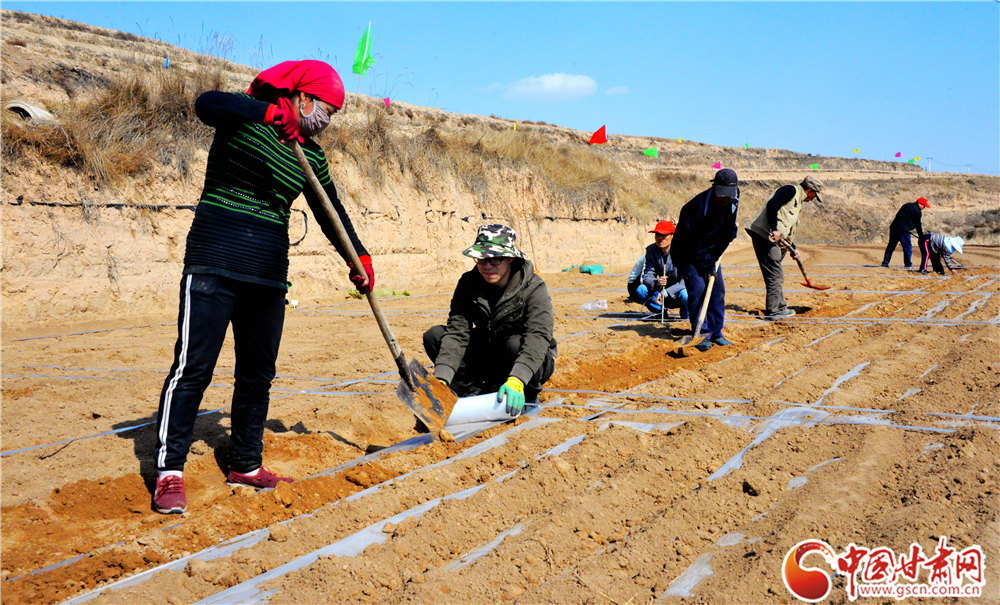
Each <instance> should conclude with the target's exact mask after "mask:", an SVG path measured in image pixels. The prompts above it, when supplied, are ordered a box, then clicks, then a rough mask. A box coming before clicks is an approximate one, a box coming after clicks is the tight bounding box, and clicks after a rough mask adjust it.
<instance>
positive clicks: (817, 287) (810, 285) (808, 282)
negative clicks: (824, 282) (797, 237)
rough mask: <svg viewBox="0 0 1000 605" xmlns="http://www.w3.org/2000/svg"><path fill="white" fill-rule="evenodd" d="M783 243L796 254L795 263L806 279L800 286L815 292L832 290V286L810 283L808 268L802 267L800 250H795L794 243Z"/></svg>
mask: <svg viewBox="0 0 1000 605" xmlns="http://www.w3.org/2000/svg"><path fill="white" fill-rule="evenodd" d="M782 243H784V244H785V246H786V247H789V248H791V249H792V252H795V255H794V258H795V262H797V263H798V264H799V271H801V272H802V277H804V278H806V281H804V282H799V283H800V284H802V285H803V286H805V287H807V288H812V289H813V290H829V289H830V286H820V285H819V284H814V283H812V282H811V281H809V276H808V275H806V268H805V267H804V266H802V261H801V260H799V254H798V250H796V249H795V244H793V243H792V242H784V240H782Z"/></svg>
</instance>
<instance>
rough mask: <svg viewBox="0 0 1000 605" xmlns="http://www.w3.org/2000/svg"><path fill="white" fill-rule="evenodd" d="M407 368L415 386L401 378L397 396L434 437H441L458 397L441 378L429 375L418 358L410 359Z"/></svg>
mask: <svg viewBox="0 0 1000 605" xmlns="http://www.w3.org/2000/svg"><path fill="white" fill-rule="evenodd" d="M407 369H408V370H409V373H410V380H411V381H412V383H413V388H412V389H411V388H410V385H408V384H406V380H400V381H399V387H398V388H397V389H396V396H397V397H399V399H400V401H402V402H403V403H404V404H405V405H406V407H408V408H410V411H411V412H413V415H414V416H416V417H417V418H419V419H420V422H423V423H424V426H426V427H427V428H428V429H429V430H430V431H431V434H433V435H434V437H439V436H440V434H441V430H442V429H443V428H444V425H445V423H447V422H448V417H449V416H451V411H452V410H453V409H454V408H455V402H456V401H458V397H456V396H455V394H454V393H453V392H452V391H451V389H449V388H448V387H446V386H444V385H443V384H441V382H440V381H439V380H437V379H436V378H432V377H431V376H430V375H428V374H427V370H425V369H424V366H422V365H420V364H419V363H418V362H417V360H416V359H414V360H411V361H410V365H409V366H407Z"/></svg>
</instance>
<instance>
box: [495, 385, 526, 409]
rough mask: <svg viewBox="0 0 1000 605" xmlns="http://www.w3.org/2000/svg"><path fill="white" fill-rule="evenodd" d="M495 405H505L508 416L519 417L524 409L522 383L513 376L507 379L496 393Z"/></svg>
mask: <svg viewBox="0 0 1000 605" xmlns="http://www.w3.org/2000/svg"><path fill="white" fill-rule="evenodd" d="M497 403H506V404H507V414H508V415H510V416H520V415H521V411H522V410H523V409H524V383H523V382H521V380H520V379H519V378H515V377H513V376H511V377H510V378H508V379H507V382H505V383H504V385H503V386H502V387H500V391H499V392H498V393H497Z"/></svg>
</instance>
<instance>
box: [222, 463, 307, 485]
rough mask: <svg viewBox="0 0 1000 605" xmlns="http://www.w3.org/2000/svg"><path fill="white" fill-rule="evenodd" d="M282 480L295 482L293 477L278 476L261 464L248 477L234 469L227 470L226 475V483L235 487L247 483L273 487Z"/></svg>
mask: <svg viewBox="0 0 1000 605" xmlns="http://www.w3.org/2000/svg"><path fill="white" fill-rule="evenodd" d="M281 481H284V482H286V483H295V480H294V479H291V478H289V477H279V476H277V475H275V474H274V473H272V472H271V471H269V470H267V469H266V468H264V467H263V466H262V467H260V470H259V471H257V474H256V475H254V476H253V477H248V476H247V475H244V474H242V473H237V472H236V471H233V470H231V471H229V475H227V476H226V483H228V484H229V485H232V486H233V487H236V486H237V485H248V486H250V487H253V488H256V489H264V488H268V487H274V486H276V485H278V483H279V482H281Z"/></svg>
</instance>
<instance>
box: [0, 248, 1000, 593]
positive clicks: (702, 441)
mask: <svg viewBox="0 0 1000 605" xmlns="http://www.w3.org/2000/svg"><path fill="white" fill-rule="evenodd" d="M880 257H881V250H880V249H879V248H878V247H875V246H870V247H862V246H859V247H822V246H817V247H808V248H807V249H805V250H803V258H804V260H805V262H806V266H807V267H808V268H809V270H810V277H811V278H813V281H815V282H819V283H823V284H827V285H830V286H831V289H830V290H828V291H826V292H824V293H819V292H815V291H812V290H807V289H805V288H803V287H801V286H800V285H799V282H800V281H801V279H799V277H800V276H799V275H798V273H797V272H795V265H794V264H788V263H790V262H791V261H788V262H787V263H786V297H787V298H788V301H789V305H790V306H792V307H793V308H794V309H796V310H797V311H798V312H799V315H796V317H795V318H793V319H791V320H788V321H785V322H781V323H777V324H774V323H767V322H763V321H761V320H760V319H759V318H758V313H759V312H760V309H761V307H762V304H763V297H764V294H763V290H762V288H763V282H762V280H761V277H760V273H759V270H758V269H757V267H756V265H755V264H754V263H753V252H752V250H750V249H749V248H747V247H745V246H744V247H738V248H735V249H733V250H731V251H730V253H729V254H728V255H727V257H726V259H725V261H724V262H725V268H724V271H723V272H724V275H725V283H726V288H727V292H728V294H727V298H726V303H727V313H728V315H727V320H726V321H727V324H726V333H727V335H728V336H729V337H730V338H731V339H732V340H733V341H735V343H736V344H735V345H734V346H732V347H726V348H721V347H715V348H713V349H712V350H711V351H709V352H708V353H698V352H696V351H695V352H694V353H693V354H691V355H688V356H679V355H678V354H677V351H676V344H675V342H674V341H675V340H676V339H678V338H679V337H680V336H682V335H684V334H687V333H689V326H688V325H687V324H686V323H682V322H677V323H673V324H672V325H671V327H670V328H669V329H668V328H664V327H663V326H662V325H661V324H659V323H658V322H649V321H639V320H638V319H637V318H639V317H641V315H639V314H635V312H637V311H638V310H639V309H638V306H637V305H630V304H627V303H625V302H624V277H623V276H621V275H603V276H588V275H581V274H579V273H575V272H571V273H548V274H545V275H544V277H545V279H546V281H547V283H548V284H549V287H550V288H551V292H552V296H553V302H554V305H555V309H556V315H557V322H556V336H557V337H558V338H559V339H560V340H559V358H558V359H557V369H556V374H555V376H554V377H553V379H552V380H551V381H550V382H549V384H548V385H546V386H547V387H551V389H552V390H551V391H547V392H545V393H543V396H542V402H543V403H544V404H545V405H543V407H542V409H541V411H540V412H539V413H538V414H537V415H536V416H533V417H532V418H531V419H529V418H522V419H520V420H519V421H518V422H516V423H512V424H508V425H502V426H499V427H495V428H492V429H489V430H488V431H486V432H484V433H482V434H480V435H478V436H476V437H473V438H471V439H468V440H466V441H463V442H460V443H449V444H443V443H435V444H432V445H424V446H420V447H416V448H414V449H411V450H409V451H401V452H395V453H388V454H385V453H384V452H382V455H380V454H379V453H378V452H379V451H380V450H381V449H382V448H384V447H385V446H389V445H391V444H394V443H398V442H401V441H404V440H406V439H409V438H412V437H415V436H416V435H417V433H416V432H415V431H414V428H413V425H414V422H413V418H412V416H411V415H410V414H409V412H408V410H407V409H406V408H405V407H404V406H403V405H402V404H400V403H399V402H398V400H397V399H396V398H395V397H394V395H393V394H392V391H393V390H394V388H395V381H394V376H393V375H390V374H388V372H390V371H391V370H392V369H393V367H394V366H393V363H392V360H391V358H390V357H389V356H388V354H387V352H386V350H385V347H384V344H383V341H382V339H381V338H380V336H379V334H378V330H377V327H376V325H375V323H374V321H373V320H372V319H371V317H370V313H369V312H368V309H367V305H366V304H365V303H364V302H362V301H354V300H353V299H346V298H345V299H344V300H342V301H341V300H338V301H329V300H313V301H309V300H304V301H300V305H299V307H298V308H297V309H295V310H289V312H288V316H287V320H286V327H285V333H284V339H283V342H282V350H281V355H280V357H279V360H278V372H279V375H280V377H279V378H278V379H277V380H276V381H275V384H274V391H273V393H272V405H271V413H270V418H271V419H270V420H269V421H268V424H267V427H268V431H267V434H266V437H265V440H266V441H265V462H266V463H267V464H268V465H269V466H270V467H272V468H274V469H275V470H277V471H279V472H281V473H287V474H290V475H292V476H294V477H298V478H301V480H300V481H298V482H296V483H295V484H294V485H291V486H282V488H281V489H278V490H274V491H271V492H262V493H257V494H255V493H252V490H246V492H244V491H240V490H234V489H232V488H229V487H227V486H226V485H225V482H224V474H223V472H222V470H221V469H222V468H225V466H226V459H227V449H226V448H227V443H228V414H227V411H226V409H225V408H226V406H227V405H228V402H229V397H230V391H231V387H232V373H231V372H232V368H233V358H232V350H231V345H229V346H228V347H227V348H226V349H224V351H223V354H222V357H221V359H220V361H219V364H218V368H217V372H216V378H215V381H214V384H213V385H212V387H211V388H209V389H208V391H207V392H206V395H205V401H204V402H203V404H202V410H203V411H205V412H206V413H205V414H204V415H203V416H202V417H201V418H200V420H199V421H198V424H197V427H196V429H195V443H194V446H193V448H192V452H191V456H190V459H189V464H188V467H187V469H186V473H185V477H186V479H187V486H188V499H189V512H188V513H186V514H185V515H183V516H179V517H178V516H164V515H159V514H156V513H154V512H151V510H150V488H151V483H150V482H151V478H152V476H153V475H154V474H155V469H154V468H153V461H152V456H151V450H152V447H153V442H154V438H155V436H154V429H153V426H152V425H151V424H150V423H152V422H154V421H155V414H156V404H157V397H158V394H159V389H160V385H161V383H162V381H163V378H164V376H165V374H166V370H167V369H168V366H169V364H170V360H171V350H172V347H173V343H174V339H175V331H176V327H175V325H174V323H173V317H171V316H167V315H159V316H150V317H141V318H136V317H130V318H128V320H127V321H124V320H119V321H111V320H109V321H104V322H95V323H90V324H86V325H79V324H77V325H58V326H49V327H47V328H33V329H32V330H31V331H20V332H19V331H17V329H16V326H10V325H7V326H5V332H4V342H3V391H2V396H3V418H2V443H3V452H4V453H5V454H7V453H8V452H15V451H16V450H22V449H24V450H25V451H20V452H16V453H11V454H9V455H4V457H3V458H2V463H3V468H2V470H3V474H2V499H3V510H2V519H3V522H2V553H0V554H2V576H3V583H2V602H3V604H4V605H15V604H22V603H56V602H61V601H64V600H66V599H69V598H71V597H74V596H76V595H82V594H85V593H87V592H88V591H90V590H92V589H94V588H98V587H103V586H107V585H108V584H110V583H112V582H114V581H117V580H120V579H122V578H125V577H128V576H134V575H135V574H137V573H138V572H141V571H144V570H151V569H156V572H155V573H149V574H146V576H142V577H141V578H142V579H144V581H142V582H140V583H136V584H134V585H132V586H127V587H117V589H116V590H106V591H104V592H103V593H102V594H101V595H99V596H97V597H96V598H95V599H93V600H92V601H91V602H93V603H137V602H142V603H171V604H176V603H189V602H196V601H200V600H202V599H206V600H207V601H206V602H214V601H212V600H211V599H212V598H214V597H215V596H216V595H218V594H219V593H221V592H222V591H224V590H227V589H230V588H232V587H236V586H241V588H245V587H250V588H248V591H246V592H243V593H241V594H240V595H235V596H234V595H231V594H229V593H227V594H226V595H221V596H222V597H225V598H224V602H244V600H243V599H250V601H248V602H257V601H254V599H258V600H260V599H265V600H266V599H269V600H270V602H272V603H320V602H370V601H377V602H388V603H402V602H418V603H429V602H433V603H453V602H454V603H460V602H497V601H503V602H514V601H519V602H558V603H569V602H574V603H583V602H591V603H605V602H609V603H619V604H625V603H649V602H651V601H666V602H669V601H673V600H677V599H684V600H685V601H693V602H711V603H734V602H753V603H788V602H794V601H795V599H794V598H793V597H792V595H791V594H790V593H789V592H788V591H787V589H786V588H785V586H784V585H783V583H782V579H781V563H782V559H783V557H784V555H785V553H787V552H788V550H789V549H790V548H791V547H792V546H793V545H794V544H796V543H797V542H799V541H801V540H805V539H809V538H815V539H821V540H824V541H826V542H828V543H829V544H830V545H831V546H833V548H834V549H837V550H838V552H840V551H843V550H845V549H846V548H847V545H848V544H849V543H854V544H857V545H861V546H865V547H867V548H875V547H878V546H887V547H891V548H893V549H894V551H896V552H897V553H898V552H903V551H906V550H907V549H908V547H909V545H910V544H911V543H912V542H917V543H919V544H921V545H922V546H923V548H924V551H925V552H926V553H933V552H934V546H935V545H936V544H937V542H938V538H939V536H947V537H948V541H949V544H950V545H951V546H953V547H957V548H958V549H962V548H965V547H967V546H970V545H973V544H978V545H980V546H982V548H983V551H984V553H985V562H986V568H987V569H986V577H987V582H986V585H985V587H984V596H983V598H982V599H981V600H980V602H987V601H991V602H995V601H996V600H997V599H998V598H1000V582H998V578H1000V537H998V536H1000V495H998V487H997V486H998V485H1000V433H998V428H1000V403H998V402H1000V355H998V351H1000V349H998V336H1000V334H998V322H1000V296H997V293H998V292H1000V274H998V266H1000V254H998V252H997V250H996V249H988V248H977V247H967V248H966V253H965V255H964V256H962V257H957V258H961V260H962V261H963V262H964V263H966V264H967V265H970V268H969V269H967V270H964V271H961V272H959V273H957V274H955V275H953V276H949V277H947V278H939V277H938V276H936V275H934V274H931V275H930V276H921V275H918V274H916V273H914V272H909V271H905V270H904V269H902V267H901V266H899V267H895V268H892V269H888V270H887V269H882V268H879V267H872V266H870V265H875V264H877V262H878V259H880ZM895 260H896V262H897V263H899V262H900V261H899V253H898V252H897V257H896V259H895ZM612 270H615V271H617V272H619V273H620V272H622V271H623V270H625V268H624V267H612ZM446 290H447V289H440V290H435V291H414V292H413V294H414V296H412V297H410V298H396V299H392V300H387V301H386V302H385V305H384V306H385V309H386V310H387V312H388V316H389V320H390V321H391V323H392V325H393V327H394V330H395V331H396V335H397V337H398V338H399V340H400V343H401V345H402V347H403V349H404V351H405V352H406V353H407V354H408V355H409V356H415V357H416V358H417V359H419V360H421V361H422V362H426V361H427V359H426V355H425V354H424V352H423V350H422V347H421V345H420V343H421V340H420V338H421V334H422V332H423V331H424V330H425V329H427V328H428V327H430V326H431V325H434V324H435V323H442V322H443V321H444V319H445V317H446V309H447V305H448V300H449V296H450V291H446ZM599 298H600V299H607V300H608V303H609V307H610V309H609V312H608V313H606V314H597V313H587V312H585V311H582V310H580V305H582V304H583V303H585V302H587V301H589V300H594V299H599ZM627 313H632V314H631V315H623V314H627ZM624 392H627V393H628V395H620V393H624ZM581 406H590V407H592V408H599V409H591V410H588V409H584V408H583V407H581ZM601 409H607V410H612V411H608V412H605V413H603V414H599V412H600V411H601ZM595 415H596V417H595ZM131 427H137V428H131ZM121 429H127V430H121ZM118 430H120V432H114V433H110V434H109V432H111V431H118ZM94 435H97V436H94ZM87 436H92V437H90V438H85V437H87ZM67 440H71V441H67ZM45 444H52V445H45ZM751 445H752V447H749V448H748V446H751ZM36 446H42V447H36ZM560 446H561V447H560ZM26 448H33V449H26ZM553 448H557V449H553ZM366 453H372V455H371V456H370V457H369V459H368V460H367V461H366V462H364V463H362V464H359V465H356V466H352V467H350V468H346V469H343V470H339V471H337V470H335V471H334V472H329V473H323V471H327V470H330V469H336V467H338V465H341V464H344V463H347V462H350V461H352V460H355V459H357V458H359V457H361V456H364V455H366ZM740 460H742V465H741V464H740V463H739V462H740ZM431 465H434V466H433V467H432V466H431ZM401 475H406V476H405V477H400V476H401ZM306 477H312V478H308V479H306ZM394 478H396V479H394ZM501 479H503V480H502V481H501ZM373 486H377V487H373ZM366 488H372V489H366ZM362 490H366V491H364V492H362ZM248 492H250V493H248ZM351 495H354V497H353V498H348V496H351ZM442 498H443V500H439V499H442ZM415 507H418V508H415ZM404 517H409V518H406V519H404ZM390 518H393V519H391V522H390V523H389V524H386V525H380V524H381V523H382V522H383V521H385V520H387V519H390ZM373 525H374V527H370V526H373ZM366 528H369V529H368V531H367V532H362V530H365V529H366ZM251 532H255V533H251ZM358 532H362V533H361V534H360V537H359V536H354V538H353V540H351V541H345V542H341V541H344V540H345V539H346V538H348V537H351V536H352V535H354V534H357V533H358ZM736 534H738V535H736ZM365 536H368V538H367V539H365ZM498 536H499V537H503V538H504V539H503V540H502V542H500V544H499V545H498V546H497V545H495V542H496V539H497V538H498ZM227 541H232V542H231V543H230V542H227ZM330 545H334V546H333V547H330V548H327V549H326V550H320V549H324V548H325V547H328V546H330ZM220 546H229V547H230V548H228V549H227V550H223V551H221V552H217V551H216V550H210V551H208V552H202V551H204V550H205V549H209V548H213V547H215V548H218V547H220ZM493 546H495V548H492V550H491V549H490V548H491V547H493ZM352 548H353V549H354V550H351V549H352ZM477 549H480V551H478V552H477ZM317 551H318V552H317ZM482 551H488V552H486V554H485V555H484V556H482V557H481V558H476V556H477V555H478V554H481V553H482ZM473 553H476V554H473ZM347 554H352V555H354V556H346V555H347ZM928 556H930V555H928ZM171 562H172V563H173V565H171V566H169V567H168V568H166V569H162V570H160V569H158V568H159V566H163V565H166V564H169V563H171ZM463 562H464V563H465V565H462V563H463ZM286 564H290V565H287V566H286V567H281V566H285V565H286ZM49 566H54V568H52V569H44V568H47V567H49ZM268 572H271V573H270V575H267V576H262V574H265V573H268ZM25 574H28V575H25ZM244 583H246V584H244ZM844 586H845V580H844V577H842V576H838V577H837V578H836V579H835V580H834V583H833V590H832V592H831V593H830V597H829V601H831V602H846V600H847V597H846V593H845V590H844ZM254 595H256V596H254ZM889 601H892V599H888V600H887V601H885V602H889ZM958 601H961V602H963V603H966V602H974V601H975V600H969V599H958ZM922 602H923V601H922Z"/></svg>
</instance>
